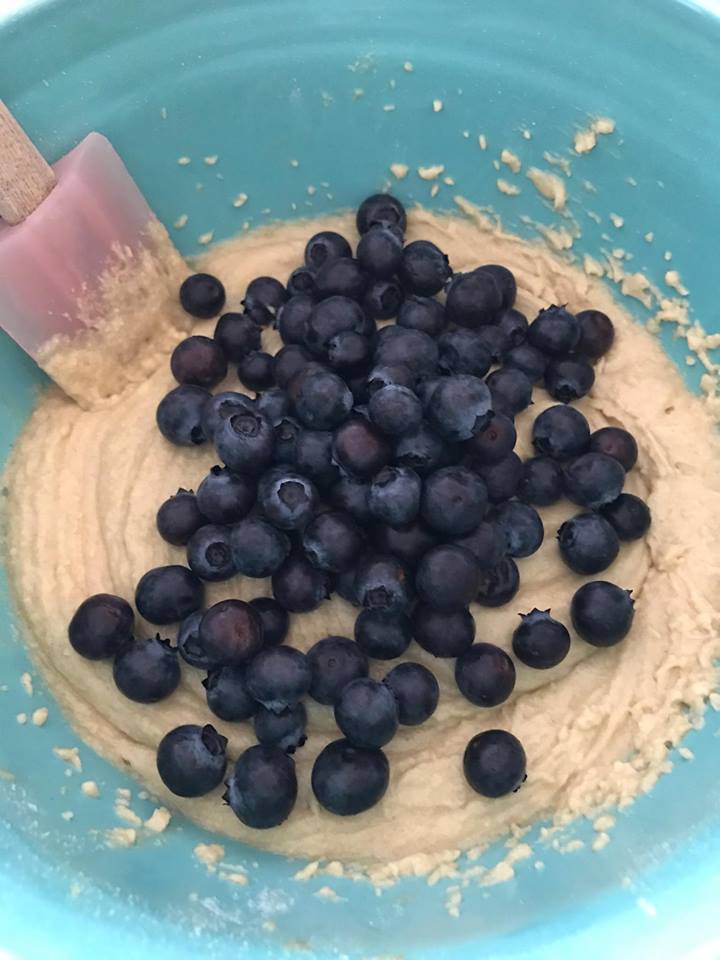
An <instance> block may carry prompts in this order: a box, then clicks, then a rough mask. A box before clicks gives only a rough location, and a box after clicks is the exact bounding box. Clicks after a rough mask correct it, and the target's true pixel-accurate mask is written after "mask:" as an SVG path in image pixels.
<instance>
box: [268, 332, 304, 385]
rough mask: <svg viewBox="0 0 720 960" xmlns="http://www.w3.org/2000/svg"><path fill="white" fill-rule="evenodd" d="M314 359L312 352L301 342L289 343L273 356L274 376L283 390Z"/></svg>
mask: <svg viewBox="0 0 720 960" xmlns="http://www.w3.org/2000/svg"><path fill="white" fill-rule="evenodd" d="M311 360H312V357H311V355H310V352H309V351H308V350H306V348H305V347H304V346H302V345H301V344H299V343H289V344H288V345H287V346H285V347H282V348H281V349H280V350H278V352H277V353H276V354H275V356H274V357H273V377H274V378H275V383H276V384H277V385H278V387H280V388H281V389H282V390H286V389H287V388H288V386H289V385H290V381H291V380H292V379H293V377H294V376H295V375H296V374H298V373H300V371H301V370H303V369H304V368H305V367H306V366H307V365H308V363H310V361H311Z"/></svg>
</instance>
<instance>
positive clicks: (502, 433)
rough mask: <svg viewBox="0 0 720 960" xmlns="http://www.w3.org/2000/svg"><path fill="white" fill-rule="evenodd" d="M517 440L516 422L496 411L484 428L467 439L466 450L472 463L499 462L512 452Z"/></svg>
mask: <svg viewBox="0 0 720 960" xmlns="http://www.w3.org/2000/svg"><path fill="white" fill-rule="evenodd" d="M516 440H517V431H516V430H515V424H514V423H513V422H512V420H511V419H510V418H509V417H506V416H504V415H503V414H502V413H496V414H495V415H494V416H493V417H492V419H491V420H489V421H488V423H487V424H486V425H485V426H484V427H483V429H482V430H478V431H477V433H475V434H473V436H472V437H470V439H469V440H468V441H466V443H465V447H464V450H465V452H466V454H467V455H468V457H469V458H470V461H471V462H472V463H476V464H477V463H479V464H490V463H498V462H499V461H500V460H504V459H505V457H507V455H508V454H509V453H512V451H513V449H514V448H515V442H516Z"/></svg>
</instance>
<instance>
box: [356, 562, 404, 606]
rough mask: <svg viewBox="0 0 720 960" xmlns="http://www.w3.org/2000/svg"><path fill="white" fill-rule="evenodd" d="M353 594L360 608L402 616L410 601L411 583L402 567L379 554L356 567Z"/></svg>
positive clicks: (400, 564)
mask: <svg viewBox="0 0 720 960" xmlns="http://www.w3.org/2000/svg"><path fill="white" fill-rule="evenodd" d="M355 590H356V593H357V599H358V602H359V604H360V606H361V607H366V608H367V609H368V610H382V611H384V612H386V613H402V612H403V611H405V610H406V609H407V608H408V607H409V606H410V602H411V599H412V582H411V579H410V578H409V577H408V574H407V571H406V570H405V568H404V567H403V565H402V563H400V561H399V560H397V559H396V558H395V557H390V556H383V555H381V554H375V555H370V556H369V557H366V558H364V559H363V560H361V561H360V562H359V563H358V565H357V569H356V573H355Z"/></svg>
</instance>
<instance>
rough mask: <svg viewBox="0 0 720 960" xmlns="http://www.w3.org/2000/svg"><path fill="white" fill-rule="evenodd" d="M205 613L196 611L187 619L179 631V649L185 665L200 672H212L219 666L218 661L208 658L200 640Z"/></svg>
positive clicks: (179, 627)
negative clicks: (187, 664)
mask: <svg viewBox="0 0 720 960" xmlns="http://www.w3.org/2000/svg"><path fill="white" fill-rule="evenodd" d="M203 614H204V611H203V610H196V611H195V612H194V613H191V614H190V615H189V616H187V617H185V619H184V620H183V621H182V623H181V624H180V625H179V626H178V630H177V649H178V653H179V654H180V656H181V657H182V658H183V660H184V661H185V663H189V664H190V666H191V667H198V668H199V669H200V670H212V669H214V668H215V667H216V666H217V663H216V661H215V660H214V659H213V658H212V657H210V656H208V654H207V651H206V650H205V649H204V648H203V645H202V642H201V640H200V621H201V620H202V618H203Z"/></svg>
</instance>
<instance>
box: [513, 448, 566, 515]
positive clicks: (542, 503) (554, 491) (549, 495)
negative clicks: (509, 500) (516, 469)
mask: <svg viewBox="0 0 720 960" xmlns="http://www.w3.org/2000/svg"><path fill="white" fill-rule="evenodd" d="M564 489H565V485H564V474H563V468H562V467H561V466H560V464H559V463H558V462H557V460H553V459H551V458H550V457H530V459H529V460H526V461H525V462H524V463H523V472H522V478H521V480H520V485H519V486H518V488H517V496H518V498H519V499H520V500H522V501H523V502H524V503H532V504H533V505H534V506H536V507H549V506H550V505H551V504H553V503H557V501H558V500H559V499H560V498H561V497H562V495H563V493H564Z"/></svg>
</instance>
